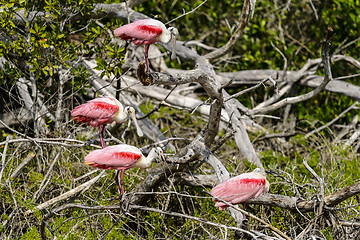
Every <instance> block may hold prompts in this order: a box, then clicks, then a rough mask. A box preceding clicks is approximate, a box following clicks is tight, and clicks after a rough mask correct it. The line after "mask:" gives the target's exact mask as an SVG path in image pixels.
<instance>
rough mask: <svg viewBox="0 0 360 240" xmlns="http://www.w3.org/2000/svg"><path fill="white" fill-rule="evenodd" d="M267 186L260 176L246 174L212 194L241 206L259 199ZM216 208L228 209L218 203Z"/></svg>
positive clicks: (214, 190) (231, 179)
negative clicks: (250, 200) (253, 199)
mask: <svg viewBox="0 0 360 240" xmlns="http://www.w3.org/2000/svg"><path fill="white" fill-rule="evenodd" d="M265 184H266V179H265V178H263V177H261V176H260V177H259V176H258V174H256V175H255V174H254V173H244V174H241V175H239V176H237V177H234V178H230V179H228V180H226V181H225V182H222V183H221V184H219V185H217V186H216V187H214V188H213V189H212V190H211V193H212V194H213V195H214V196H216V197H219V198H222V199H224V200H225V201H227V202H229V203H232V204H239V203H243V202H246V201H248V200H249V199H252V198H256V197H258V196H259V195H260V194H261V192H262V191H263V190H264V187H265ZM214 201H216V202H217V200H214ZM215 206H217V207H220V209H223V208H226V204H224V203H222V202H217V203H216V204H215Z"/></svg>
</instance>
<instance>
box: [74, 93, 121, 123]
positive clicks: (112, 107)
mask: <svg viewBox="0 0 360 240" xmlns="http://www.w3.org/2000/svg"><path fill="white" fill-rule="evenodd" d="M118 111H119V106H118V105H117V104H116V103H113V102H112V101H111V100H109V99H106V98H95V99H93V100H91V101H88V102H87V103H84V104H82V105H80V106H77V107H76V108H75V109H74V110H72V111H71V116H72V117H73V119H74V120H76V121H79V122H83V123H89V124H90V125H91V126H93V127H98V126H99V125H104V124H107V123H111V122H112V121H113V117H114V116H115V115H116V113H117V112H118Z"/></svg>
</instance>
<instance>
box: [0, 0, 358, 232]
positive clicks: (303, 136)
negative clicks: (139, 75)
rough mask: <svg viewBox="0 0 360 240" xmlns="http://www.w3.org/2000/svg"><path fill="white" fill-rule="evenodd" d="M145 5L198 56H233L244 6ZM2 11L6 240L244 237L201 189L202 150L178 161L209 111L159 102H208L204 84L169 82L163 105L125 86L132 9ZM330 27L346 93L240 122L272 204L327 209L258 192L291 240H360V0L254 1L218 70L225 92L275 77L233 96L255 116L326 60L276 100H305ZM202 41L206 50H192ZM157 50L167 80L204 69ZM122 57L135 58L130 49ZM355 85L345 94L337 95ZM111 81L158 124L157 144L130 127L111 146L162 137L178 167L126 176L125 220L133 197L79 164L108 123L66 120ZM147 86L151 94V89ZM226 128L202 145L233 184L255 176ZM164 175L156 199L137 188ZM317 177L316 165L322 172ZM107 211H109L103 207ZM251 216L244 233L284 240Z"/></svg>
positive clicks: (20, 7) (258, 211) (63, 5)
mask: <svg viewBox="0 0 360 240" xmlns="http://www.w3.org/2000/svg"><path fill="white" fill-rule="evenodd" d="M139 2H140V3H136V1H128V7H129V9H127V10H126V9H125V10H124V11H125V12H126V11H128V12H130V11H132V9H133V10H134V11H135V12H138V13H141V14H144V15H146V16H148V17H152V18H158V19H159V20H161V21H162V22H164V23H166V22H168V21H171V20H173V19H176V18H177V17H179V16H181V17H180V18H178V19H176V20H175V21H173V22H171V23H170V24H169V25H171V26H175V27H177V28H178V30H179V33H180V36H179V38H178V40H179V43H181V44H182V45H184V46H187V47H188V48H189V49H193V50H194V51H196V52H197V54H198V55H200V56H207V55H206V54H209V53H211V52H212V51H213V50H214V48H220V47H222V46H224V45H225V44H226V43H227V42H228V41H229V38H230V37H231V36H232V35H233V34H234V32H235V30H236V29H237V26H238V25H239V24H240V22H239V21H240V19H241V16H242V15H241V13H242V8H243V4H244V2H246V1H230V0H226V1H216V0H208V1H206V2H203V1H160V0H150V1H139ZM104 4H105V5H106V4H118V5H119V6H120V4H121V3H119V1H106V2H105V3H104ZM199 5H201V6H200V7H199V8H196V7H197V6H199ZM121 6H123V7H124V6H125V4H124V5H121ZM194 8H196V9H195V10H194ZM192 10H194V11H192ZM184 13H186V14H185V15H183V14H184ZM0 15H1V17H0V32H1V34H0V40H1V41H0V101H1V107H0V120H1V122H0V126H1V129H0V131H1V136H0V138H1V143H0V147H1V148H0V152H1V158H0V161H1V168H0V184H1V188H0V203H1V204H0V211H1V212H2V215H1V221H0V236H1V238H4V239H16V238H19V239H38V238H40V237H42V238H45V237H46V236H47V237H48V238H49V237H55V236H56V237H57V238H59V239H66V238H69V239H78V238H84V239H114V238H116V239H145V238H146V239H170V238H174V239H214V238H220V239H226V238H230V239H232V238H234V237H235V231H234V230H233V229H231V228H229V227H236V226H239V225H237V224H236V223H235V222H234V219H233V218H232V217H230V213H229V211H227V210H226V211H219V210H218V209H217V208H215V206H214V203H213V201H212V200H211V197H210V196H209V195H208V194H207V193H205V192H204V190H205V191H210V189H211V187H212V186H213V185H214V184H216V183H217V179H216V176H215V175H214V169H213V168H211V167H210V166H209V165H208V164H206V163H204V161H203V158H202V156H198V158H197V159H195V160H192V161H191V162H187V163H186V164H176V163H175V161H174V159H175V158H176V157H180V156H182V154H183V152H184V151H185V150H186V149H188V148H189V146H190V144H189V143H190V142H191V141H193V139H195V138H196V137H197V136H199V135H200V134H201V132H202V131H203V132H206V130H207V129H208V128H210V127H209V126H208V123H209V119H211V116H209V113H208V114H204V113H203V112H199V111H195V110H197V108H198V107H200V105H199V106H198V107H196V108H195V107H194V108H189V107H188V106H185V105H183V106H182V105H181V104H180V105H176V103H175V102H171V100H169V101H168V102H166V101H165V100H164V99H165V98H167V97H168V96H171V95H172V94H182V95H175V96H181V97H180V98H182V97H184V98H185V96H186V97H191V98H192V99H196V100H198V101H201V102H202V103H203V104H202V105H209V106H210V105H211V104H212V103H213V102H214V101H215V100H214V98H213V97H212V96H209V93H208V92H207V91H206V89H205V90H204V88H203V86H202V85H201V84H200V85H199V84H198V83H189V84H187V85H184V86H183V88H181V86H177V88H175V91H174V92H172V90H174V89H173V87H174V86H169V85H166V84H164V85H161V84H158V85H157V84H154V85H155V86H157V87H159V88H156V89H155V90H154V91H160V90H161V91H162V90H164V95H162V96H163V97H162V99H161V100H159V99H158V98H156V97H152V96H148V95H146V93H143V92H142V93H139V89H137V88H136V87H137V86H139V84H138V83H137V84H138V85H136V84H134V85H131V86H129V85H126V84H127V82H126V81H125V80H123V77H124V76H131V77H135V76H136V66H137V63H138V61H143V59H142V58H143V52H141V51H143V50H142V49H143V48H142V47H139V48H137V49H135V48H134V46H133V45H131V44H125V45H124V42H122V41H120V40H116V39H114V36H113V34H112V32H113V30H114V29H115V28H116V27H118V26H121V25H123V24H126V23H127V21H128V20H127V17H124V16H126V14H125V15H121V14H120V15H119V16H115V15H112V14H109V12H107V10H104V9H101V7H99V3H98V1H94V0H84V1H72V0H47V1H40V2H33V1H13V0H10V1H6V2H5V1H2V4H1V6H0ZM182 15H183V16H182ZM328 26H331V27H332V29H333V30H334V33H335V34H334V36H333V37H332V45H331V47H330V57H331V60H332V64H331V72H332V75H333V78H334V79H335V80H338V83H339V84H343V85H336V86H335V85H334V87H331V86H329V87H328V88H327V89H326V90H323V91H321V92H320V93H319V94H317V95H316V96H314V97H312V98H310V99H308V100H306V101H300V102H298V103H296V104H288V105H286V106H284V107H281V108H277V109H275V110H273V111H268V112H260V113H259V114H247V113H246V112H245V111H244V112H242V114H243V116H244V119H248V120H249V122H251V124H252V125H247V124H248V123H245V122H246V121H245V120H244V125H246V129H247V134H248V138H249V139H250V141H251V144H252V145H253V147H254V149H255V152H256V154H257V156H258V157H259V158H260V160H261V164H262V166H263V168H264V169H265V170H266V172H267V180H268V181H269V182H270V184H271V185H270V193H271V194H273V195H274V198H275V197H276V196H279V195H281V196H285V197H295V198H297V201H299V202H306V201H314V202H316V203H317V204H314V209H312V210H306V211H305V210H302V209H300V210H296V209H290V210H289V209H286V208H285V207H284V208H282V207H281V206H280V205H276V204H275V203H273V202H269V203H265V202H261V199H262V198H261V197H260V198H259V199H260V200H259V202H256V201H255V202H253V204H252V203H249V204H247V207H246V210H247V211H249V212H251V213H253V214H254V215H256V216H257V217H259V218H261V219H262V220H264V221H265V222H267V223H269V224H271V225H272V226H274V227H276V228H278V229H279V230H280V231H282V232H283V233H285V234H286V235H287V236H289V237H290V238H292V239H295V238H299V239H302V238H303V239H308V238H311V237H313V238H314V237H317V238H318V239H339V238H345V239H357V238H359V235H360V222H359V215H358V213H359V211H360V208H359V205H360V202H359V195H358V193H359V192H360V190H359V186H358V185H359V181H358V179H359V178H360V173H359V171H358V168H359V152H360V150H359V149H360V141H359V135H360V124H359V122H358V118H359V115H360V114H359V111H358V109H359V104H358V102H357V101H358V100H359V99H360V94H358V95H356V93H360V90H359V89H360V87H359V76H358V75H359V72H360V63H359V62H358V61H357V57H358V56H359V55H360V52H359V51H360V50H359V49H360V48H359V46H360V42H359V39H360V38H359V31H358V29H359V28H360V2H359V1H345V0H338V1H336V0H333V1H293V2H292V1H277V0H275V1H265V0H264V1H258V2H256V5H255V10H254V14H253V16H252V17H251V18H250V19H249V21H248V22H247V25H246V27H245V29H244V31H243V33H242V34H241V37H240V38H239V40H238V41H237V42H236V44H235V45H234V47H233V48H232V49H231V51H229V52H228V53H227V54H225V55H222V56H219V57H218V58H216V59H212V60H209V64H210V65H211V66H212V67H213V68H214V70H215V71H216V72H217V73H218V74H219V75H221V74H222V73H235V74H234V75H231V77H230V78H231V79H233V80H234V82H233V83H232V84H229V85H227V86H226V88H225V89H226V91H227V92H228V93H229V94H236V93H238V92H241V91H243V90H245V89H248V88H250V87H253V86H254V85H256V84H257V83H258V82H260V80H261V79H263V77H257V76H258V75H256V74H259V75H261V74H262V75H261V76H264V74H265V73H263V72H261V74H260V72H253V75H252V76H251V78H250V79H246V78H244V79H242V78H241V76H242V75H241V74H242V73H245V71H246V70H257V71H265V70H274V72H275V71H276V74H275V75H272V77H273V78H275V80H276V81H277V83H278V85H277V86H275V87H274V86H272V85H271V84H262V85H259V86H258V87H257V88H256V89H253V90H251V91H250V92H248V93H245V94H242V95H240V96H238V97H237V98H236V99H237V100H238V102H239V103H241V104H242V105H243V106H244V108H246V109H254V108H255V107H256V106H259V104H262V103H264V102H266V101H267V100H269V99H271V98H272V97H273V96H276V94H277V92H278V91H279V90H280V92H281V91H282V89H283V88H284V87H286V86H287V84H288V83H289V82H291V81H292V78H291V76H293V75H291V74H293V73H294V74H296V73H299V72H301V69H302V68H303V67H304V66H305V65H306V64H308V63H309V60H314V62H315V61H316V59H318V60H319V59H320V61H318V62H316V63H311V66H310V67H309V68H307V69H305V72H304V73H302V74H303V76H302V77H301V78H300V79H296V80H295V81H294V83H291V85H289V86H290V88H289V89H290V90H289V91H287V92H285V94H283V95H279V98H278V99H276V100H275V101H280V100H282V99H285V98H287V97H296V96H300V95H302V94H306V93H308V92H310V91H312V90H313V89H314V87H316V86H314V85H311V84H309V82H308V81H305V80H307V77H309V78H310V77H314V78H315V77H322V76H324V75H325V71H324V64H322V63H321V45H322V43H323V40H324V39H325V37H326V34H327V28H328ZM193 40H194V41H197V43H195V44H194V43H191V42H193ZM179 43H178V44H179ZM187 43H189V44H190V45H186V44H187ZM200 43H201V44H200ZM156 46H157V47H158V49H160V51H158V52H157V53H158V55H161V58H162V59H164V60H165V62H166V65H167V67H168V68H169V69H170V70H172V69H182V70H188V71H190V70H193V69H195V68H196V67H195V64H194V63H195V62H196V60H195V59H189V58H186V57H184V56H185V54H183V53H182V52H180V53H179V56H178V58H177V59H176V60H175V61H170V59H169V57H168V54H167V53H166V49H167V47H166V46H164V45H156ZM139 49H140V50H139ZM139 51H140V53H141V54H139ZM127 52H130V53H131V54H129V53H128V54H127V55H126V53H127ZM130 55H131V57H129V56H130ZM137 58H139V59H138V60H137ZM159 58H160V57H159ZM129 59H130V60H129ZM90 62H91V63H93V65H90V64H89V63H90ZM134 65H135V67H134ZM152 65H153V68H154V69H155V68H156V67H158V68H159V69H160V68H161V67H159V66H156V64H155V62H152ZM89 66H90V67H89ZM91 66H93V67H91ZM134 70H135V71H134ZM155 70H156V69H155ZM161 70H164V69H161ZM170 70H169V72H170V74H171V71H170ZM184 72H185V71H184ZM184 74H186V73H184ZM272 74H273V73H272ZM255 75H256V76H255ZM265 75H266V74H265ZM267 75H269V74H267ZM237 76H240V77H237ZM94 79H95V80H94ZM99 79H102V80H104V82H105V83H106V84H105V85H103V86H100V87H97V86H96V84H95V81H97V83H101V81H100V80H99ZM254 79H255V80H256V81H255V80H254ZM194 82H195V81H194ZM222 84H224V83H222ZM344 84H345V85H346V86H347V87H348V88H345V87H344V88H342V87H339V86H345V85H344ZM109 85H110V86H112V87H114V89H116V90H117V91H116V97H117V98H120V100H122V101H127V102H130V103H131V104H132V105H134V106H136V107H138V108H137V114H138V118H140V117H141V116H143V115H147V114H148V113H149V115H147V116H146V118H145V120H147V121H148V122H145V120H142V122H143V123H142V125H141V126H144V125H146V124H151V125H148V126H150V127H148V128H150V129H151V128H154V129H155V128H156V129H158V130H159V131H161V136H155V137H152V136H151V134H149V133H154V132H151V131H150V132H148V134H147V136H146V137H143V138H140V137H138V136H137V135H136V133H135V130H134V128H133V127H132V126H127V124H122V125H121V126H119V125H111V126H109V127H108V131H107V133H106V135H107V144H110V145H114V144H118V143H119V142H126V143H127V144H131V145H135V146H138V147H139V148H141V147H142V148H143V149H142V150H143V151H144V152H146V153H147V152H148V151H149V149H150V148H151V147H152V146H155V145H160V143H164V142H165V144H162V145H161V146H163V147H164V146H165V147H168V148H167V162H157V163H153V168H152V169H154V170H152V169H150V170H148V171H142V170H138V169H130V170H128V171H126V173H125V178H124V184H125V190H126V192H127V193H128V197H129V199H130V200H129V201H130V207H129V209H128V210H124V209H123V208H124V204H123V203H120V204H119V193H118V189H117V188H116V185H115V184H114V176H115V173H114V172H113V171H108V172H107V173H106V174H103V173H101V171H100V170H98V171H93V170H94V169H93V168H90V167H88V166H86V165H85V164H84V156H85V155H86V154H88V153H89V152H90V151H91V150H94V149H96V148H99V142H98V141H97V140H96V139H97V135H98V129H93V128H91V127H89V126H86V125H81V124H78V123H75V122H74V121H72V120H71V117H70V112H71V110H72V109H73V108H74V107H75V106H77V105H79V104H82V103H84V102H85V101H87V100H89V99H92V98H94V97H96V96H99V95H101V94H104V92H103V90H104V89H105V88H107V87H108V86H109ZM141 87H144V86H141ZM180 88H181V89H180ZM148 89H149V90H148V91H149V92H150V91H151V88H148ZM178 89H180V90H178ZM165 91H167V92H165ZM351 91H353V92H355V94H351V93H350V92H351ZM168 92H169V94H167V93H168ZM178 98H179V97H178ZM162 100H164V101H162ZM126 105H129V103H127V104H126ZM140 110H141V111H142V113H140ZM229 116H230V114H229ZM337 117H338V118H337ZM333 120H336V121H333ZM230 122H231V121H222V122H221V123H220V126H219V128H218V132H216V136H214V138H213V141H210V142H211V143H206V142H205V145H206V146H207V147H208V148H209V149H211V150H212V152H213V153H214V154H215V155H216V156H217V157H218V158H219V159H220V160H221V162H222V163H223V164H224V165H225V167H226V169H227V170H228V171H229V172H230V176H236V175H238V174H240V173H242V172H247V171H251V170H252V169H254V168H255V167H257V166H256V163H254V162H248V161H246V159H245V158H246V157H245V156H244V155H243V153H242V152H241V151H240V150H239V146H238V143H237V142H236V141H235V137H234V131H236V129H234V127H233V126H232V125H231V123H230ZM256 126H258V127H256ZM323 126H325V127H324V128H322V127H323ZM319 128H320V129H319ZM317 129H318V131H314V130H317ZM154 131H155V130H154ZM145 133H146V131H145ZM159 135H160V134H159ZM164 149H165V148H164ZM255 152H254V153H255ZM306 163H307V164H308V165H309V166H308V167H307V166H306ZM175 165H176V166H177V167H175ZM161 167H163V168H164V171H163V172H161V173H159V175H161V174H163V175H164V176H165V179H164V180H163V181H162V182H161V183H159V184H157V185H156V186H153V187H152V188H151V189H147V190H148V191H153V192H154V193H152V194H149V193H148V194H141V192H142V190H144V189H145V187H144V186H142V185H141V184H142V183H143V182H144V181H147V179H148V178H147V176H150V175H151V174H154V175H156V174H155V173H154V171H157V170H158V169H161ZM165 169H166V170H165ZM309 169H313V170H314V172H315V175H314V173H311V171H310V170H309ZM152 171H153V172H152ZM205 175H211V176H212V179H209V178H206V181H205V180H203V181H200V180H199V181H191V176H205ZM151 176H152V175H151ZM96 177H98V179H97V181H96V182H95V183H92V184H91V185H89V187H85V188H84V189H80V190H79V191H78V192H76V194H73V195H70V196H69V197H68V198H64V199H62V200H61V201H56V202H55V203H54V204H49V205H47V206H46V207H45V208H40V209H39V206H40V205H41V204H42V203H47V202H48V201H49V200H52V199H55V198H56V197H58V196H61V195H62V194H64V193H67V192H68V191H70V190H72V189H76V188H78V187H79V186H81V185H82V184H87V183H88V182H89V181H91V180H92V179H94V178H96ZM189 179H190V180H189ZM319 179H320V181H319ZM349 186H350V187H352V186H353V187H354V188H352V189H353V192H354V194H353V195H351V196H349V197H347V198H345V199H342V200H341V201H339V202H338V203H336V204H332V205H326V204H327V203H328V202H327V201H328V199H326V196H331V194H334V193H337V192H339V191H340V193H341V191H342V190H344V191H345V190H346V189H344V188H346V187H349ZM343 195H345V193H344V194H343ZM138 196H142V197H138ZM288 199H290V198H288ZM319 203H320V204H319ZM71 204H74V205H71ZM131 204H132V205H131ZM321 204H325V206H323V205H321ZM125 205H126V204H125ZM97 206H107V208H106V207H105V208H101V209H100V208H99V209H98V208H96V207H97ZM131 206H133V207H131ZM239 206H241V205H239ZM181 214H182V215H181ZM247 220H248V223H247V224H245V227H246V229H248V230H251V231H252V232H253V233H254V234H259V233H262V234H265V235H267V236H273V237H279V236H277V235H274V234H273V232H272V231H271V230H270V229H269V228H265V227H264V226H263V225H262V224H260V223H259V222H258V221H256V220H254V219H252V218H249V217H247ZM213 225H218V226H217V227H214V226H213ZM41 234H43V235H42V236H41ZM257 236H258V235H257ZM236 237H237V236H236Z"/></svg>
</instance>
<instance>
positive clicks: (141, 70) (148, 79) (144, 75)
mask: <svg viewBox="0 0 360 240" xmlns="http://www.w3.org/2000/svg"><path fill="white" fill-rule="evenodd" d="M137 77H138V79H139V81H140V82H141V83H142V84H143V85H144V86H149V85H151V84H152V83H153V82H154V79H153V77H152V76H151V75H150V74H149V72H147V71H145V63H140V64H139V66H138V68H137Z"/></svg>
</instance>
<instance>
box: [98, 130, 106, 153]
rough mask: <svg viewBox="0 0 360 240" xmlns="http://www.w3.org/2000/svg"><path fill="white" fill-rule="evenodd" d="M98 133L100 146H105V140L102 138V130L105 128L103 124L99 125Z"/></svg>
mask: <svg viewBox="0 0 360 240" xmlns="http://www.w3.org/2000/svg"><path fill="white" fill-rule="evenodd" d="M99 128H100V133H99V137H100V143H101V147H102V148H105V147H106V145H105V140H104V130H105V126H104V125H100V126H99Z"/></svg>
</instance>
